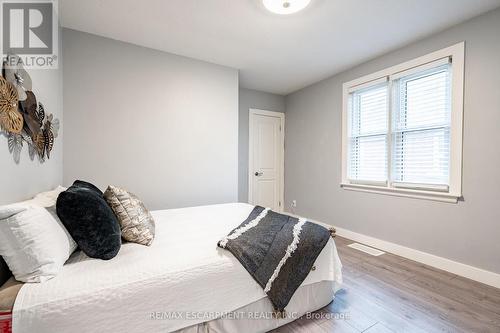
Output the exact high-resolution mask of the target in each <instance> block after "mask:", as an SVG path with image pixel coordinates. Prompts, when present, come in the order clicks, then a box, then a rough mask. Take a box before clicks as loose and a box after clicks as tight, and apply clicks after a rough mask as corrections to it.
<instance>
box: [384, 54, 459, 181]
mask: <svg viewBox="0 0 500 333" xmlns="http://www.w3.org/2000/svg"><path fill="white" fill-rule="evenodd" d="M426 67H429V66H426ZM399 76H401V77H399V78H397V79H396V80H394V81H393V87H394V104H393V105H394V107H393V126H392V127H393V132H392V180H393V182H394V185H395V186H404V187H406V186H408V187H412V186H416V187H426V186H425V185H434V189H443V190H447V189H448V184H449V175H450V126H451V64H449V63H445V64H444V65H439V66H437V67H434V68H430V69H423V70H420V71H419V70H418V68H417V69H413V70H412V73H411V74H409V75H405V76H402V75H399Z"/></svg>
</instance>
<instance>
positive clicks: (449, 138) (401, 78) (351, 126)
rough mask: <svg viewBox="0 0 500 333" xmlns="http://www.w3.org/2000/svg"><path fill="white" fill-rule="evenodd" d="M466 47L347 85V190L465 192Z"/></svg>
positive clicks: (450, 197) (440, 196)
mask: <svg viewBox="0 0 500 333" xmlns="http://www.w3.org/2000/svg"><path fill="white" fill-rule="evenodd" d="M463 64H464V44H463V43H460V44H457V45H454V46H452V47H449V48H446V49H444V50H440V51H437V52H434V53H432V54H429V55H427V56H424V57H421V58H418V59H415V60H412V61H409V62H407V63H404V64H401V65H397V66H394V67H392V68H389V69H386V70H383V71H380V72H377V73H375V74H373V75H369V76H366V77H363V78H360V79H358V80H354V81H351V82H348V83H345V84H344V110H343V135H342V136H343V149H342V155H343V156H342V161H343V167H342V187H344V188H346V189H350V190H361V191H368V192H377V193H384V194H393V195H402V196H410V197H417V198H428V199H435V200H441V201H451V202H456V201H457V199H458V198H459V197H461V195H462V193H461V173H462V112H463V73H464V66H463Z"/></svg>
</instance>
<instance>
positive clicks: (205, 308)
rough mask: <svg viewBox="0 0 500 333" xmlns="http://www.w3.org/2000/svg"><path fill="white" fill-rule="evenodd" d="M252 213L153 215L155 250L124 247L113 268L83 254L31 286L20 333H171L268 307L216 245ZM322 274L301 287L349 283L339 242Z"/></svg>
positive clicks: (228, 207) (239, 209) (222, 210)
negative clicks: (259, 303) (239, 311)
mask: <svg viewBox="0 0 500 333" xmlns="http://www.w3.org/2000/svg"><path fill="white" fill-rule="evenodd" d="M252 209H253V206H251V205H248V204H224V205H212V206H202V207H191V208H182V209H171V210H162V211H155V212H152V214H153V217H154V219H155V221H156V237H155V240H154V242H153V244H152V245H151V246H150V247H146V246H142V245H138V244H133V243H126V244H123V246H122V249H121V250H120V253H119V254H118V255H117V256H116V257H115V258H114V259H112V260H110V261H102V260H96V259H91V258H89V257H87V256H85V255H84V254H83V253H81V252H77V253H75V254H73V256H72V257H71V258H70V259H69V260H68V262H67V263H66V265H65V266H64V267H63V269H62V271H61V272H60V274H59V275H58V276H57V277H56V278H54V279H52V280H49V281H47V282H45V283H40V284H25V285H24V286H23V287H22V288H21V290H20V292H19V294H18V296H17V298H16V302H15V304H14V309H13V323H12V326H13V332H14V333H28V332H37V333H57V332H61V333H63V332H130V333H134V332H137V333H139V332H140V333H143V332H148V333H154V332H170V331H175V330H180V329H183V328H187V327H190V326H193V325H197V324H200V323H204V322H209V321H213V320H215V319H217V318H219V317H221V316H224V314H226V313H229V312H231V311H234V310H236V309H239V308H242V307H245V306H247V305H249V304H252V303H254V302H257V301H259V300H262V299H265V298H266V295H265V294H264V292H263V290H262V288H261V287H260V286H259V285H258V284H257V283H256V282H255V281H254V280H253V279H252V277H251V276H250V274H249V273H248V272H247V271H246V270H245V269H244V268H243V266H242V265H241V264H240V263H239V262H238V261H237V260H236V258H235V257H234V256H232V255H231V254H230V253H229V252H228V251H225V250H223V249H220V248H218V247H217V245H216V244H217V241H218V240H219V239H220V238H222V237H223V236H225V235H226V234H227V233H228V232H229V231H230V230H232V229H233V228H234V227H236V226H238V225H239V224H240V223H241V222H242V221H243V220H244V219H245V218H246V217H247V216H248V214H249V213H250V212H251V210H252ZM315 267H316V269H315V270H313V271H311V273H310V274H309V275H308V277H307V278H306V280H305V281H304V283H303V284H302V286H306V285H312V284H315V283H317V282H320V281H330V282H331V284H330V285H331V288H332V291H335V289H337V288H338V287H339V285H340V283H341V280H342V275H341V264H340V260H339V258H338V254H337V251H336V248H335V244H334V242H333V240H330V241H329V242H328V244H327V245H326V246H325V248H324V249H323V251H322V252H321V254H320V256H319V257H318V259H317V261H316V263H315ZM332 295H333V293H332ZM294 297H295V296H294ZM266 301H267V299H266ZM292 302H293V298H292ZM311 310H314V309H311Z"/></svg>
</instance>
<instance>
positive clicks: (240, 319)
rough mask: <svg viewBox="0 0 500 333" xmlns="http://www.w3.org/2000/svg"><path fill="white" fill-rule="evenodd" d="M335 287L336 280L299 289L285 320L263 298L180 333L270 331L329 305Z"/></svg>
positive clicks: (289, 306) (248, 332)
mask: <svg viewBox="0 0 500 333" xmlns="http://www.w3.org/2000/svg"><path fill="white" fill-rule="evenodd" d="M333 284H334V282H333V281H321V282H316V283H312V284H308V285H304V286H301V287H299V289H297V291H296V292H295V294H294V295H295V296H294V297H293V298H292V299H291V301H290V303H289V304H288V306H287V311H288V313H287V316H286V317H285V318H280V319H275V318H273V317H270V316H268V314H270V313H271V312H272V310H273V308H272V306H271V303H270V302H269V301H268V300H267V299H266V298H262V299H260V300H258V301H256V302H253V303H250V304H248V305H245V306H244V307H241V308H239V309H236V310H234V311H232V312H230V313H228V314H227V315H225V316H223V317H222V318H219V319H214V320H211V321H208V322H204V323H201V324H197V325H193V326H189V327H186V328H183V329H181V330H178V331H176V333H208V332H210V333H225V332H238V333H260V332H268V331H270V330H273V329H275V328H278V327H280V326H282V325H285V324H287V323H289V322H291V321H294V320H295V319H297V318H300V317H301V316H303V315H304V314H306V313H308V312H312V311H315V310H318V309H321V308H322V307H324V306H325V305H327V304H329V303H330V302H331V301H332V299H333V298H334V296H335V295H334V294H335V293H334V291H333V288H332V287H333Z"/></svg>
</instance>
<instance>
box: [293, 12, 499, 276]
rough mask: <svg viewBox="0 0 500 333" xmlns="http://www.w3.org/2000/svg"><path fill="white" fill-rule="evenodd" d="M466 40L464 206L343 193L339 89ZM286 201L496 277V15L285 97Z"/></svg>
mask: <svg viewBox="0 0 500 333" xmlns="http://www.w3.org/2000/svg"><path fill="white" fill-rule="evenodd" d="M464 40H465V41H466V69H465V71H466V73H465V76H466V77H465V80H466V81H465V110H464V118H465V120H464V146H463V156H464V160H463V195H464V200H465V201H463V202H459V203H458V204H449V203H441V202H433V201H425V200H417V199H409V198H401V197H391V196H384V195H379V194H369V193H362V192H352V191H346V190H343V189H341V188H340V186H339V184H340V181H341V112H342V83H343V82H346V81H349V80H352V79H355V78H358V77H360V76H363V75H366V74H370V73H372V72H375V71H377V70H381V69H383V68H386V67H389V66H392V65H396V64H398V63H401V62H404V61H407V60H410V59H413V58H416V57H418V56H421V55H424V54H427V53H429V52H432V51H435V50H438V49H441V48H444V47H446V46H449V45H452V44H454V43H457V42H460V41H464ZM286 109H287V113H286V117H287V119H286V139H285V140H286V152H285V200H286V203H287V205H289V204H290V201H291V200H293V199H296V200H297V208H296V213H298V214H301V215H305V216H308V217H311V218H313V219H317V220H319V221H323V222H328V223H330V224H333V225H336V226H339V227H342V228H346V229H349V230H352V231H354V232H358V233H361V234H365V235H369V236H372V237H376V238H380V239H383V240H387V241H390V242H394V243H397V244H401V245H404V246H408V247H410V248H413V249H418V250H421V251H425V252H428V253H432V254H435V255H438V256H441V257H445V258H448V259H451V260H455V261H458V262H462V263H465V264H469V265H472V266H476V267H480V268H483V269H486V270H489V271H493V272H497V273H500V259H499V254H500V241H499V237H500V209H499V203H500V199H499V198H500V148H499V147H500V10H496V11H494V12H490V13H488V14H486V15H483V16H480V17H478V18H475V19H473V20H471V21H469V22H466V23H463V24H460V25H458V26H456V27H454V28H452V29H449V30H447V31H444V32H442V33H439V34H437V35H434V36H432V37H430V38H427V39H425V40H422V41H420V42H417V43H414V44H411V45H409V46H407V47H404V48H402V49H399V50H397V51H395V52H392V53H390V54H387V55H385V56H382V57H380V58H377V59H375V60H373V61H370V62H367V63H365V64H362V65H360V66H357V67H355V68H353V69H351V70H348V71H346V72H344V73H341V74H339V75H336V76H333V77H331V78H329V79H326V80H324V81H322V82H319V83H317V84H314V85H312V86H310V87H307V88H305V89H302V90H300V91H298V92H296V93H293V94H291V95H289V96H287V98H286Z"/></svg>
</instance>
